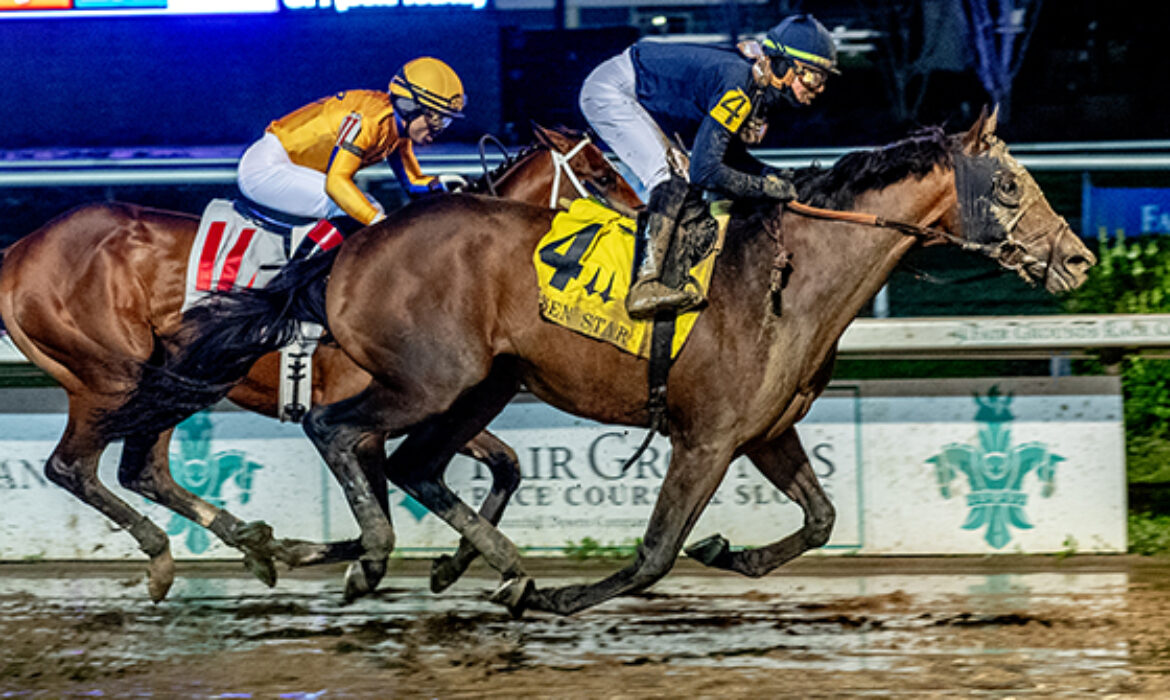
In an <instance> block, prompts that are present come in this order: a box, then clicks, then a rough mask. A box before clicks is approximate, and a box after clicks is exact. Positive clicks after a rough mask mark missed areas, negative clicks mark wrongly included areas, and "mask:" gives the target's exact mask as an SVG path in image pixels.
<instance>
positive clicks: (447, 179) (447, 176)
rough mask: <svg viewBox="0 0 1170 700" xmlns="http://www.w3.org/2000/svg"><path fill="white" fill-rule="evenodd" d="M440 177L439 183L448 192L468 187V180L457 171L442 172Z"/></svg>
mask: <svg viewBox="0 0 1170 700" xmlns="http://www.w3.org/2000/svg"><path fill="white" fill-rule="evenodd" d="M438 177H439V184H440V185H442V186H443V189H444V190H446V191H448V192H458V191H459V190H462V189H463V188H464V187H467V180H464V179H463V176H462V175H459V174H457V173H440V174H439V176H438Z"/></svg>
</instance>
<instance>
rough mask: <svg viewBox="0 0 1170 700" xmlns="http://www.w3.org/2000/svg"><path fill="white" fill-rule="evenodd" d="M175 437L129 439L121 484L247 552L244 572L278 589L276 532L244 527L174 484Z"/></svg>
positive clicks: (168, 434)
mask: <svg viewBox="0 0 1170 700" xmlns="http://www.w3.org/2000/svg"><path fill="white" fill-rule="evenodd" d="M172 432H173V431H171V430H168V431H166V432H165V433H162V434H161V435H150V436H148V435H132V436H130V437H127V438H126V440H125V444H124V446H123V448H122V461H121V463H120V464H119V465H118V482H119V483H121V484H122V486H124V487H125V488H127V489H130V490H131V491H134V492H135V493H137V494H140V495H142V496H143V497H145V498H148V499H150V500H152V501H154V502H155V503H158V504H160V505H163V506H166V507H167V508H170V509H171V510H173V511H174V512H176V513H178V514H179V515H181V516H183V517H184V518H187V519H188V520H190V521H192V522H194V523H196V524H198V525H200V526H202V527H205V528H207V529H208V530H211V532H212V533H214V534H215V536H216V537H218V538H219V539H220V540H222V541H223V542H224V544H226V545H228V546H229V547H234V548H236V549H238V550H240V551H241V552H243V554H244V566H245V567H246V568H247V569H248V570H249V571H251V572H252V574H253V575H255V576H256V578H258V579H260V580H261V581H263V582H264V583H265V584H266V585H268V586H270V587H271V586H275V585H276V566H275V564H274V562H273V546H274V544H275V540H274V539H273V537H272V528H271V527H269V526H268V524H266V523H263V522H250V523H246V522H244V521H243V520H240V519H239V518H237V517H236V516H234V515H232V514H231V513H229V512H228V511H226V510H224V509H222V508H217V507H216V506H213V505H212V504H210V503H208V502H207V501H204V500H203V499H202V498H199V497H198V496H196V495H195V494H193V493H191V492H190V491H188V490H187V489H185V488H183V487H182V486H180V485H179V484H178V483H176V482H175V480H174V477H173V476H172V475H171V470H170V457H169V448H170V442H171V434H172Z"/></svg>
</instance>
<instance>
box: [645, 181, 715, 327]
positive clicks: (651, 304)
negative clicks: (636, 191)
mask: <svg viewBox="0 0 1170 700" xmlns="http://www.w3.org/2000/svg"><path fill="white" fill-rule="evenodd" d="M686 194H687V184H686V181H684V180H681V179H678V178H674V179H671V180H668V181H666V182H663V183H661V184H659V185H658V186H656V187H655V188H654V190H653V191H651V193H650V201H649V202H648V203H647V205H646V211H644V212H643V213H642V215H641V216H639V217H638V235H639V236H641V237H642V238H643V240H645V241H646V255H645V256H644V257H643V258H642V264H641V265H639V266H638V271H637V276H636V279H635V280H634V283H633V284H632V285H631V286H630V293H629V295H627V296H626V312H627V313H629V314H630V318H636V319H643V318H653V317H654V316H655V315H657V314H658V312H660V311H668V310H674V311H675V312H676V313H682V312H683V311H687V310H689V309H693V308H695V307H696V306H698V305H700V304H702V303H703V301H704V299H703V295H702V294H700V293H699V292H698V290H696V289H694V287H693V285H692V286H687V285H686V283H685V282H686V279H687V276H686V275H685V274H678V275H670V276H669V277H677V278H678V285H677V286H673V285H670V284H667V283H666V282H665V281H664V273H665V272H666V267H667V261H668V260H669V255H670V251H671V247H672V245H673V242H674V237H675V235H674V233H675V230H676V228H677V227H678V217H679V213H680V210H681V209H682V206H683V203H684V202H685V200H686Z"/></svg>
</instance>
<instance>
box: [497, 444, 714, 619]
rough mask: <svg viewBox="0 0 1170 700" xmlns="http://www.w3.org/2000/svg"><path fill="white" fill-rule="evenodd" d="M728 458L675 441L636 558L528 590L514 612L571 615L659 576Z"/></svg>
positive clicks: (675, 554)
mask: <svg viewBox="0 0 1170 700" xmlns="http://www.w3.org/2000/svg"><path fill="white" fill-rule="evenodd" d="M730 462H731V451H730V450H712V449H699V450H696V449H684V448H681V447H679V446H677V445H676V447H675V450H674V452H673V454H672V455H671V459H670V469H669V471H667V473H666V478H665V479H664V480H663V482H662V488H661V489H660V490H659V492H658V500H657V501H656V502H655V504H654V512H653V514H652V515H651V516H650V522H649V523H648V525H647V527H646V534H645V536H644V537H643V539H642V543H641V544H640V545H639V546H638V553H637V556H636V557H635V558H634V561H633V562H632V563H631V564H630V565H628V566H626V567H625V568H624V569H622V570H621V571H618V572H617V573H615V574H613V575H611V576H610V577H609V578H606V579H604V580H602V581H599V582H597V583H593V584H589V585H574V586H562V587H560V588H551V589H535V590H532V591H529V592H528V593H527V595H524V596H522V598H521V600H520V602H519V603H514V604H512V605H510V606H509V607H510V608H511V609H512V612H513V614H516V613H518V612H520V611H523V609H525V608H533V609H536V610H545V611H547V612H554V613H558V614H561V615H569V614H572V613H575V612H577V611H579V610H584V609H585V608H588V607H591V606H594V605H597V604H598V603H601V602H603V601H606V600H609V599H610V598H613V597H614V596H618V595H622V594H624V593H632V592H635V591H639V590H642V589H644V588H646V587H648V586H650V585H651V584H653V583H654V582H655V581H658V580H659V579H660V578H662V577H663V576H665V575H666V573H667V572H668V571H670V569H671V567H673V566H674V562H675V559H676V558H677V557H678V553H679V550H680V549H682V545H683V542H684V541H686V537H687V534H688V533H690V531H691V528H692V527H694V525H695V521H696V520H698V519H699V515H700V514H701V513H702V512H703V509H704V508H705V507H706V506H707V503H708V501H710V500H711V496H712V495H714V494H715V490H716V489H717V488H719V482H720V481H722V480H723V475H724V473H725V472H726V471H727V466H728V464H730Z"/></svg>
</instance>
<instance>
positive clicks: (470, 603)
mask: <svg viewBox="0 0 1170 700" xmlns="http://www.w3.org/2000/svg"><path fill="white" fill-rule="evenodd" d="M616 566H617V564H614V563H609V562H590V563H588V564H584V565H566V564H564V563H548V562H546V563H541V562H535V563H533V565H532V567H531V568H532V569H533V570H534V573H535V574H536V576H537V580H538V582H539V583H543V584H550V583H555V584H565V583H575V582H579V581H585V580H593V579H596V578H598V577H600V576H602V575H604V574H606V573H608V572H609V571H612V570H613V569H614V568H615V567H616ZM143 568H144V567H143V566H141V565H122V564H119V565H97V564H63V563H32V564H7V565H0V697H3V698H9V697H15V698H58V697H108V698H123V697H153V698H322V699H329V698H482V697H487V698H520V697H548V698H649V697H667V698H677V697H687V698H704V697H718V698H774V697H800V698H803V697H856V696H861V697H925V698H933V697H980V698H982V697H992V698H1007V697H1017V698H1019V697H1077V698H1079V697H1086V696H1090V695H1092V696H1096V697H1150V698H1164V697H1170V576H1168V574H1170V563H1167V562H1166V561H1164V560H1156V559H1139V558H1135V557H1071V558H1066V559H1063V560H1062V559H1059V558H1056V557H1045V558H1026V557H1018V556H1004V557H998V558H993V559H981V558H974V559H971V558H954V559H868V558H853V557H834V558H827V557H826V558H818V557H806V558H803V559H801V560H798V561H796V562H794V563H792V564H790V565H789V566H787V567H785V568H784V569H783V570H782V571H781V572H777V573H774V574H772V575H770V576H768V577H765V578H763V579H755V580H752V579H745V578H742V577H739V576H736V575H732V574H722V573H709V572H707V571H706V570H703V569H702V568H700V567H698V566H697V565H695V564H693V563H692V562H689V561H682V562H680V563H679V565H678V566H677V567H676V568H675V570H674V572H673V573H672V574H671V575H670V576H668V577H667V578H666V579H665V580H664V581H663V582H661V583H660V584H658V585H657V586H655V587H654V588H653V589H651V591H650V592H649V593H647V594H644V595H641V596H638V597H632V598H624V599H619V600H617V601H613V602H610V603H608V604H605V605H602V606H600V607H598V608H595V609H593V610H589V611H586V612H584V613H580V614H578V615H575V616H573V617H570V618H557V617H552V616H548V615H543V614H532V613H529V614H528V615H527V616H526V617H524V618H523V619H521V620H513V619H511V618H510V617H509V616H508V615H507V614H506V613H505V612H503V611H502V610H500V609H498V608H497V607H496V606H494V605H492V604H491V603H488V602H487V601H486V600H485V597H486V595H487V594H488V593H489V592H490V591H491V590H492V588H493V587H494V579H493V578H492V576H491V575H490V573H489V572H488V571H486V570H484V569H479V568H476V569H473V571H472V574H471V575H469V577H468V578H466V579H465V580H464V581H461V582H460V583H459V584H457V585H456V586H455V587H454V588H452V589H451V590H449V591H447V592H446V593H443V594H441V595H432V594H431V593H430V592H429V590H428V589H427V584H426V579H425V574H426V567H425V563H422V562H420V563H414V562H402V561H396V562H394V565H393V568H392V571H391V575H390V577H389V578H388V579H387V580H386V581H385V582H384V583H383V585H382V587H381V588H380V590H379V592H378V594H377V595H376V596H375V597H373V598H371V599H369V600H365V601H361V602H359V603H355V604H353V605H348V606H343V605H341V603H340V600H341V589H340V586H341V570H340V569H336V568H329V569H323V570H314V571H307V572H306V571H298V572H282V578H281V580H280V582H279V583H278V584H277V586H276V588H275V589H267V588H265V587H264V586H263V585H262V584H261V583H259V582H258V581H255V580H253V579H251V578H249V577H247V576H246V575H245V574H243V573H242V571H240V570H238V569H237V566H236V565H234V564H233V565H228V564H193V563H186V564H184V563H180V564H179V571H178V573H179V579H178V580H177V581H176V584H175V587H174V589H172V591H171V593H170V596H169V597H168V598H167V600H166V601H164V602H163V603H161V604H159V605H152V604H151V603H150V602H149V600H148V599H147V596H146V591H145V587H144V585H143V580H142V575H141V570H142V569H143Z"/></svg>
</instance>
